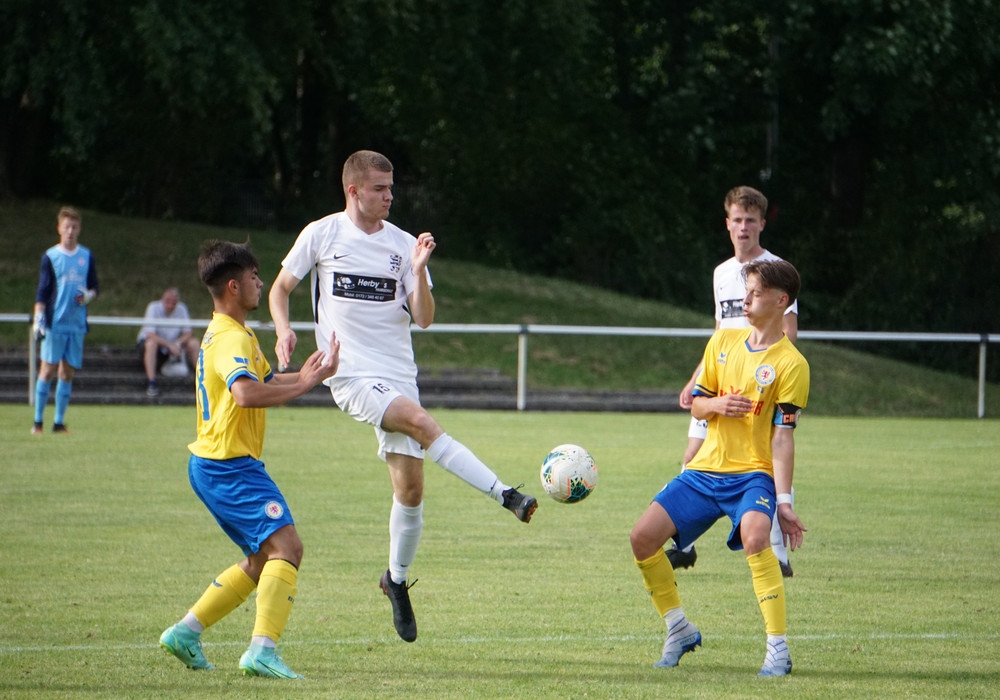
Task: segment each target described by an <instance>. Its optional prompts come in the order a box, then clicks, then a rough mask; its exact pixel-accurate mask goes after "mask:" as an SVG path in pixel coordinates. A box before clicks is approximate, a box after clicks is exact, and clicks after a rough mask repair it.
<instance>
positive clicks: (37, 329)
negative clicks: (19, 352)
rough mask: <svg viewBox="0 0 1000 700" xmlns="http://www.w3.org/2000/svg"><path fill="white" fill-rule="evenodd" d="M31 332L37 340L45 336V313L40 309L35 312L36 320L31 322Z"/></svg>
mask: <svg viewBox="0 0 1000 700" xmlns="http://www.w3.org/2000/svg"><path fill="white" fill-rule="evenodd" d="M31 332H32V333H34V335H35V340H41V339H42V338H44V337H45V313H44V312H42V311H39V312H38V313H36V314H35V320H34V322H33V323H32V324H31Z"/></svg>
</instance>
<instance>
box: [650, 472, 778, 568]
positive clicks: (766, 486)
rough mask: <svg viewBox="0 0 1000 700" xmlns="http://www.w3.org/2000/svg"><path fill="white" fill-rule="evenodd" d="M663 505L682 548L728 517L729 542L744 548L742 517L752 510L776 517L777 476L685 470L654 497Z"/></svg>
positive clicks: (728, 543)
mask: <svg viewBox="0 0 1000 700" xmlns="http://www.w3.org/2000/svg"><path fill="white" fill-rule="evenodd" d="M653 501H655V502H656V503H659V504H660V505H661V506H663V509H664V510H665V511H667V514H668V515H669V516H670V519H671V520H672V521H673V522H674V525H675V526H676V527H677V536H676V537H675V539H676V540H677V546H678V547H679V548H681V549H683V548H684V547H687V546H688V545H689V544H691V543H692V542H694V541H695V540H697V539H698V538H699V537H701V536H702V535H703V534H705V532H707V531H708V529H709V528H710V527H712V525H714V524H715V522H716V521H717V520H719V518H722V517H723V516H729V520H730V522H732V525H733V527H732V530H730V532H729V539H728V541H727V542H726V544H727V545H728V546H729V549H731V550H734V551H736V550H740V549H743V542H742V540H741V539H740V520H741V519H742V518H743V515H744V514H745V513H747V512H749V511H758V512H761V513H765V514H766V515H767V517H768V518H774V513H775V509H776V507H777V506H776V504H775V493H774V479H773V478H772V477H771V476H770V475H769V474H765V473H764V472H750V473H749V474H709V473H707V472H701V471H695V470H692V469H686V470H684V471H683V472H681V473H680V474H678V475H677V476H676V477H674V478H673V479H672V480H671V481H670V482H669V483H668V484H667V485H666V486H664V487H663V490H662V491H660V492H659V493H658V494H656V496H655V497H654V498H653Z"/></svg>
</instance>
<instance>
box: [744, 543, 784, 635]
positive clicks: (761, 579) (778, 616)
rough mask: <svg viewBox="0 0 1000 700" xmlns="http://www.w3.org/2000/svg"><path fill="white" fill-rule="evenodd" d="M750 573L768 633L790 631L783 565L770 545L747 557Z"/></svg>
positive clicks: (777, 633)
mask: <svg viewBox="0 0 1000 700" xmlns="http://www.w3.org/2000/svg"><path fill="white" fill-rule="evenodd" d="M747 564H749V565H750V574H751V575H752V577H753V592H754V593H756V594H757V604H758V605H759V606H760V612H761V614H763V615H764V627H765V628H766V629H767V633H768V634H773V635H782V634H785V633H786V632H787V631H788V621H787V618H786V615H785V580H784V579H783V578H782V577H781V566H780V565H779V564H778V558H777V557H776V556H774V552H773V551H772V550H771V548H770V547H768V548H767V549H765V550H764V551H763V552H758V553H757V554H754V555H752V556H749V557H747Z"/></svg>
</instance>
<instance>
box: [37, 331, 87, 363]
mask: <svg viewBox="0 0 1000 700" xmlns="http://www.w3.org/2000/svg"><path fill="white" fill-rule="evenodd" d="M83 336H84V333H63V332H61V331H54V330H52V329H51V328H50V329H49V330H48V332H47V333H46V334H45V337H44V338H42V346H41V348H39V352H38V356H39V357H41V358H42V361H43V362H48V363H49V364H50V365H57V364H59V362H60V360H66V364H68V365H69V366H70V367H72V368H73V369H80V368H81V367H83Z"/></svg>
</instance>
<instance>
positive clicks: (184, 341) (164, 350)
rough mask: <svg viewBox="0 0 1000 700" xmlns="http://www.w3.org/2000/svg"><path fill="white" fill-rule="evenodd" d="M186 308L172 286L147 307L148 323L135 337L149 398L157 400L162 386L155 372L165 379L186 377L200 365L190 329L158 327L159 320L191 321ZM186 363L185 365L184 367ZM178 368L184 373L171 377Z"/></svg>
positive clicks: (196, 346) (173, 326)
mask: <svg viewBox="0 0 1000 700" xmlns="http://www.w3.org/2000/svg"><path fill="white" fill-rule="evenodd" d="M190 319H191V316H190V314H188V308H187V305H185V304H184V302H182V301H181V293H180V291H179V290H178V289H177V287H170V288H169V289H167V290H166V291H164V292H163V296H161V297H160V298H159V299H157V300H156V301H151V302H149V304H148V305H147V306H146V314H145V317H144V321H145V324H144V325H143V327H142V329H141V330H140V331H139V336H138V338H136V348H137V350H138V352H139V358H140V359H141V360H142V366H143V369H144V370H145V371H146V396H148V397H150V398H156V397H157V396H159V395H160V387H159V386H158V385H157V383H156V373H157V372H162V373H163V374H164V376H185V375H187V369H188V367H190V368H191V369H194V368H195V367H196V366H197V365H198V341H197V339H196V338H195V337H194V336H193V335H192V334H191V327H190V326H175V325H159V324H157V321H163V320H168V321H188V320H190ZM185 363H186V364H185ZM175 365H176V366H178V367H180V368H182V369H183V373H181V374H177V375H173V374H170V372H171V371H176V370H171V369H170V368H172V367H174V366H175Z"/></svg>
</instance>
